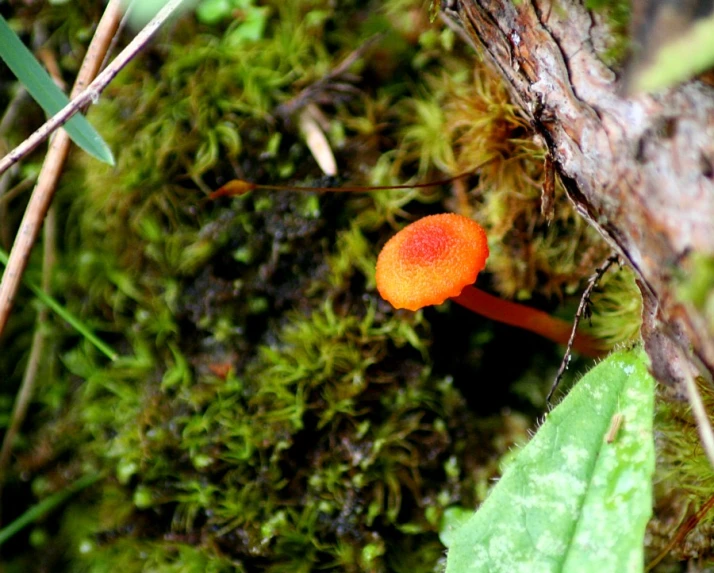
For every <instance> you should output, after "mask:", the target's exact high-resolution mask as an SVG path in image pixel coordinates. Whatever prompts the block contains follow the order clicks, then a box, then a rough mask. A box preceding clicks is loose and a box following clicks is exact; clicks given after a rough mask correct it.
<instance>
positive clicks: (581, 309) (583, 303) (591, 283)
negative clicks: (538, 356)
mask: <svg viewBox="0 0 714 573" xmlns="http://www.w3.org/2000/svg"><path fill="white" fill-rule="evenodd" d="M618 261H619V257H618V256H617V255H611V256H609V257H608V258H607V260H606V261H605V262H604V263H603V264H602V265H601V266H600V267H598V268H597V269H596V270H595V273H594V274H593V275H592V276H591V277H590V278H589V279H588V284H587V286H586V287H585V290H584V291H583V295H582V296H581V297H580V304H578V310H577V312H576V313H575V319H574V320H573V330H572V331H571V332H570V339H569V340H568V346H567V347H566V349H565V354H564V355H563V361H562V362H561V363H560V368H558V373H557V374H556V376H555V380H553V385H552V386H551V387H550V392H548V396H547V397H546V399H545V402H546V404H548V405H550V399H551V398H552V397H553V393H554V392H555V391H556V390H557V389H558V385H559V384H560V381H561V380H562V379H563V374H565V371H566V370H567V369H568V365H569V364H570V358H571V354H572V351H573V343H574V342H575V335H576V333H577V331H578V325H579V324H580V321H581V320H582V318H583V315H584V314H585V309H586V308H587V306H588V304H589V303H590V295H591V294H592V292H593V289H594V288H595V285H597V283H598V282H599V281H600V279H601V278H602V276H603V275H604V274H605V273H606V272H607V270H608V269H609V268H610V267H611V266H612V265H613V264H614V263H616V262H618Z"/></svg>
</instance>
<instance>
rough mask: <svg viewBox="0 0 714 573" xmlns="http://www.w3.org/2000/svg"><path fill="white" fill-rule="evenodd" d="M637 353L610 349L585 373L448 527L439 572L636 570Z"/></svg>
mask: <svg viewBox="0 0 714 573" xmlns="http://www.w3.org/2000/svg"><path fill="white" fill-rule="evenodd" d="M645 360H646V358H645V354H644V352H642V351H641V350H632V351H620V352H616V353H614V354H613V355H611V356H610V357H608V358H607V359H606V360H604V361H603V362H602V363H601V364H599V365H598V366H596V367H595V368H594V369H593V370H591V371H590V372H588V374H586V375H585V376H584V377H583V379H582V380H581V381H580V382H579V383H578V384H577V385H576V386H575V388H573V390H572V391H571V392H570V394H569V395H568V396H567V397H566V398H565V400H563V402H562V403H561V404H560V405H559V406H558V407H557V408H556V409H555V410H553V411H552V412H551V413H550V415H549V416H548V418H547V419H546V421H545V423H544V424H543V426H542V427H541V428H540V429H539V430H538V433H537V434H536V435H535V436H534V438H533V439H532V440H531V441H530V442H529V443H528V445H526V446H525V447H524V448H523V450H522V451H521V452H520V453H519V454H518V455H517V456H516V457H515V459H514V460H513V461H512V462H511V464H510V465H509V466H508V467H507V468H506V470H505V472H504V475H503V478H502V479H501V480H500V482H499V483H498V484H497V485H496V486H495V487H494V488H493V491H492V492H491V493H490V495H489V496H488V498H487V499H486V501H485V502H484V503H483V504H482V506H481V507H480V508H479V510H478V511H477V512H476V514H475V515H474V517H472V518H471V519H470V520H469V521H468V522H467V523H466V524H465V525H463V526H462V527H460V528H459V529H458V530H457V531H455V532H454V533H453V541H452V543H451V547H450V549H449V554H448V560H447V565H446V571H447V573H466V572H469V573H470V572H479V573H483V572H488V573H495V572H504V573H506V572H507V573H513V572H519V571H523V572H532V571H537V572H538V573H548V572H551V571H552V572H555V571H557V572H560V573H602V571H617V572H618V573H628V572H633V573H634V572H638V573H640V572H641V571H642V570H643V567H644V554H643V538H644V532H645V526H646V524H647V521H648V519H649V517H650V515H651V507H652V483H651V480H652V473H653V471H654V459H655V456H654V444H653V438H652V416H653V406H654V381H653V379H652V377H651V376H650V374H649V373H648V371H647V365H646V363H645ZM613 419H614V420H620V421H621V424H620V425H619V427H617V424H616V425H615V426H613V425H612V424H613Z"/></svg>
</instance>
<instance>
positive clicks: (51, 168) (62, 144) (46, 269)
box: [0, 0, 122, 488]
mask: <svg viewBox="0 0 714 573" xmlns="http://www.w3.org/2000/svg"><path fill="white" fill-rule="evenodd" d="M121 14H122V12H121V0H112V2H110V3H109V5H108V6H107V8H106V10H105V11H104V14H103V15H102V18H101V20H100V21H99V24H98V26H97V31H96V33H95V35H94V37H93V38H92V41H91V43H90V45H89V47H88V49H87V54H86V55H85V58H84V61H83V62H82V66H81V68H80V71H79V74H78V76H77V81H76V83H75V86H74V88H73V92H78V91H81V89H82V88H83V87H84V86H85V85H86V84H87V83H88V82H89V81H91V79H92V78H93V77H94V76H95V75H96V74H97V72H98V71H99V66H101V62H102V60H103V58H104V55H105V53H106V49H107V48H108V46H109V44H110V42H111V39H112V37H113V36H114V34H115V33H116V30H117V27H118V25H119V22H120V20H121ZM69 146H70V139H69V136H68V135H67V134H66V133H65V132H59V133H57V134H56V135H55V136H54V138H53V140H52V144H51V146H50V151H49V152H48V154H47V157H46V158H45V162H44V163H43V165H42V170H41V171H40V175H39V177H38V181H37V186H36V187H35V191H34V192H33V194H32V197H31V198H30V203H29V205H28V207H27V210H26V211H25V216H24V217H23V223H22V225H21V227H20V228H21V230H22V232H25V230H26V229H28V227H29V224H28V221H29V222H31V224H32V225H35V227H34V228H32V230H33V231H34V236H33V238H32V240H31V241H29V242H19V240H20V239H21V235H22V232H21V233H19V234H18V237H17V238H16V240H15V248H14V249H13V251H12V253H11V255H10V261H8V266H7V269H6V271H5V273H4V274H3V281H2V285H0V290H2V287H5V285H6V284H7V283H6V281H5V277H6V276H8V275H9V274H10V272H9V270H10V264H11V262H12V256H13V254H15V253H18V252H20V250H22V249H23V248H26V249H27V251H26V252H24V253H21V254H24V261H22V262H23V263H24V264H23V266H22V269H21V270H20V271H19V272H17V273H16V274H17V277H18V280H19V278H20V277H21V275H22V271H24V268H25V265H26V260H27V258H28V257H29V252H30V249H31V248H32V245H33V243H34V240H35V238H36V237H37V233H38V232H39V229H40V227H41V225H42V223H43V220H45V217H44V216H45V214H46V213H47V212H48V208H49V202H50V201H51V199H52V195H53V193H54V189H55V186H56V184H57V180H58V179H59V176H60V173H61V170H62V166H63V165H64V160H65V158H66V157H67V152H68V150H69ZM40 201H44V204H40V205H39V207H38V206H37V205H38V203H40ZM33 202H34V205H35V206H34V207H33ZM38 209H41V216H39V217H38V216H36V215H37V213H38V211H37V210H38ZM55 236H56V221H55V218H54V217H52V216H49V215H48V217H47V220H46V224H45V233H44V256H43V263H42V271H43V274H42V290H43V291H45V292H49V287H50V284H51V276H52V267H53V266H54V260H55V249H54V241H55ZM15 292H16V290H15V291H14V292H12V293H11V297H12V298H14V296H15ZM2 300H7V299H6V298H5V297H3V298H2ZM10 308H11V306H8V307H7V314H6V318H7V316H8V315H9V310H10ZM47 319H48V309H47V307H43V308H42V309H41V310H40V312H39V313H38V315H37V319H36V328H35V333H34V336H33V338H32V347H31V351H30V357H29V359H28V362H27V366H26V368H25V373H24V375H23V378H22V383H21V385H20V389H19V391H18V394H17V397H16V398H15V404H14V406H13V411H12V417H11V419H10V425H9V427H8V430H7V432H5V436H4V438H3V443H2V449H0V488H2V485H3V482H4V477H5V471H6V469H7V464H8V462H9V460H10V455H11V453H12V446H13V444H14V441H15V436H16V435H17V434H18V432H19V431H20V428H21V426H22V423H23V422H24V420H25V416H26V414H27V408H28V406H29V404H30V401H31V400H32V395H33V393H34V388H35V382H36V380H37V373H38V371H39V367H40V364H42V363H43V360H44V358H43V356H44V353H45V345H46V340H45V333H44V328H45V323H46V322H47ZM2 325H3V326H4V322H3V323H2ZM1 331H2V327H1V326H0V332H1Z"/></svg>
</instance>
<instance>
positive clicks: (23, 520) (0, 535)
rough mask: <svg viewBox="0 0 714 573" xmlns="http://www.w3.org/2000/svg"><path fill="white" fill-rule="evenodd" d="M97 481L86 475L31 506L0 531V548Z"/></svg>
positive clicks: (93, 475) (96, 475)
mask: <svg viewBox="0 0 714 573" xmlns="http://www.w3.org/2000/svg"><path fill="white" fill-rule="evenodd" d="M98 479H99V475H98V474H90V475H86V476H84V477H81V478H79V479H78V480H77V481H76V482H74V483H73V484H72V485H70V486H69V487H68V488H66V489H64V490H62V491H58V492H57V493H55V494H52V495H51V496H49V497H48V498H46V499H43V500H42V501H41V502H40V503H38V504H36V505H33V506H32V507H31V508H30V509H28V510H27V511H26V512H25V513H23V514H22V515H21V516H20V517H18V518H17V519H16V520H15V521H13V522H12V523H9V524H8V525H6V526H5V527H3V528H2V529H0V546H1V545H3V543H5V542H6V541H7V540H8V539H10V538H11V537H12V536H13V535H15V534H16V533H17V532H18V531H20V530H22V529H23V528H25V527H27V526H28V525H30V524H31V523H33V522H35V521H37V520H38V519H40V518H41V517H42V516H43V515H45V514H46V513H47V512H48V511H51V510H52V509H54V508H55V507H57V506H58V505H60V504H61V503H63V502H64V501H65V500H66V499H67V498H69V497H70V496H72V495H74V494H75V493H77V492H78V491H81V490H83V489H84V488H86V487H89V486H90V485H92V484H93V483H94V482H96V481H97V480H98Z"/></svg>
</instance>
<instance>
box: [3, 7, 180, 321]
mask: <svg viewBox="0 0 714 573" xmlns="http://www.w3.org/2000/svg"><path fill="white" fill-rule="evenodd" d="M182 2H183V0H169V1H168V2H167V3H166V5H165V6H164V7H163V8H162V9H161V10H160V11H159V13H158V14H157V15H156V16H155V17H154V18H153V19H152V20H151V21H150V22H149V23H148V24H147V25H146V26H145V27H144V29H143V30H142V31H141V32H139V33H138V34H137V36H136V37H135V38H134V39H133V40H132V41H131V42H130V43H129V45H128V46H127V47H126V48H125V49H124V50H123V51H122V52H121V53H120V54H119V55H118V56H117V57H116V58H115V59H114V61H112V63H111V64H110V65H109V66H107V68H106V69H105V70H104V71H103V72H102V73H101V74H99V75H98V76H97V77H96V79H95V80H94V81H92V82H91V83H89V82H90V81H91V78H93V77H94V76H95V75H96V74H97V72H98V70H99V66H100V65H101V62H102V60H103V58H104V54H105V53H106V49H107V46H109V44H110V42H111V39H112V37H113V36H114V31H115V30H116V28H117V26H118V25H119V22H120V21H121V1H120V0H111V1H110V3H109V4H108V5H107V8H106V10H105V13H104V16H103V17H102V22H103V21H104V20H105V18H107V17H108V15H109V16H110V17H111V20H112V29H111V30H110V29H109V27H106V28H102V30H101V31H102V35H103V36H104V37H102V38H100V37H99V36H100V29H99V28H98V29H97V33H96V34H95V36H94V39H93V40H92V43H91V44H90V46H89V49H88V51H87V56H86V57H85V60H84V63H83V64H82V68H81V69H80V71H79V74H78V77H77V82H76V83H75V86H74V88H73V90H72V99H71V101H70V102H69V104H68V105H67V106H65V107H64V108H63V109H62V110H61V111H60V112H58V113H57V114H56V115H54V116H53V117H52V118H51V119H50V120H49V121H47V122H46V123H45V124H44V125H43V126H42V127H40V128H39V129H38V130H37V131H35V133H33V134H32V135H31V136H30V137H29V138H27V139H26V140H25V141H24V142H23V143H22V144H20V145H19V146H18V147H16V148H15V149H14V150H13V151H11V152H10V153H9V154H8V155H7V156H6V157H4V158H3V159H2V160H1V161H0V173H2V172H3V171H4V170H5V169H7V168H8V167H9V166H11V165H12V164H13V163H15V162H17V161H19V160H20V158H22V157H23V156H24V155H26V154H27V153H29V152H30V151H32V150H33V149H34V148H35V147H37V145H39V144H40V143H41V142H42V141H43V140H44V139H45V138H47V137H48V136H49V135H50V134H51V133H52V132H53V131H54V130H56V129H57V128H58V127H60V126H61V125H62V124H64V123H65V122H66V121H67V120H68V119H69V118H70V117H72V115H73V114H75V113H76V112H77V111H78V110H79V109H81V108H83V107H84V106H85V105H87V104H89V103H90V102H94V101H96V99H97V98H98V97H99V94H100V93H101V91H102V90H103V89H104V88H105V87H106V86H107V85H108V84H109V82H110V81H111V80H112V79H114V77H115V76H116V75H117V74H118V73H119V71H120V70H121V69H122V68H123V67H124V66H126V64H128V63H129V62H130V61H131V60H132V58H134V57H135V56H136V54H137V53H138V52H139V51H140V50H141V49H142V48H143V47H144V46H145V45H146V44H147V42H148V41H149V40H150V39H151V37H152V36H153V35H154V33H155V32H156V31H157V30H158V28H159V27H160V26H161V25H162V24H163V23H164V22H165V21H166V20H167V19H168V18H169V16H171V14H172V13H173V12H174V11H175V10H176V8H178V7H179V6H180V5H181V3H182ZM87 83H89V85H88V86H87ZM85 86H87V87H86V88H85ZM68 151H69V137H68V136H67V135H66V133H65V132H64V131H60V132H59V133H58V134H57V135H56V136H55V137H54V138H53V140H52V142H51V144H50V149H49V151H48V153H47V157H46V158H45V162H44V164H43V165H42V171H41V172H40V176H39V178H38V182H37V186H36V187H35V190H34V191H33V193H32V197H31V198H30V203H29V204H28V206H27V210H26V211H25V216H24V217H23V219H22V223H21V224H20V229H19V231H18V233H17V236H16V238H15V244H14V245H13V248H12V252H11V253H10V259H9V261H8V264H7V268H6V269H5V272H4V273H3V277H2V282H1V283H0V334H1V333H2V331H3V330H4V328H5V324H6V323H7V320H8V317H9V315H10V310H11V309H12V304H13V301H14V299H15V295H16V294H17V289H18V287H19V285H20V280H21V278H22V274H23V272H24V270H25V267H26V266H27V261H28V259H29V256H30V251H31V250H32V247H33V245H34V243H35V240H36V239H37V235H38V234H39V231H40V227H41V225H42V221H43V219H44V217H45V214H46V213H47V209H48V208H49V205H50V202H51V201H52V197H53V194H54V186H55V182H56V179H57V177H58V174H59V172H60V170H61V169H62V166H63V165H64V161H65V159H66V157H67V153H68Z"/></svg>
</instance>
